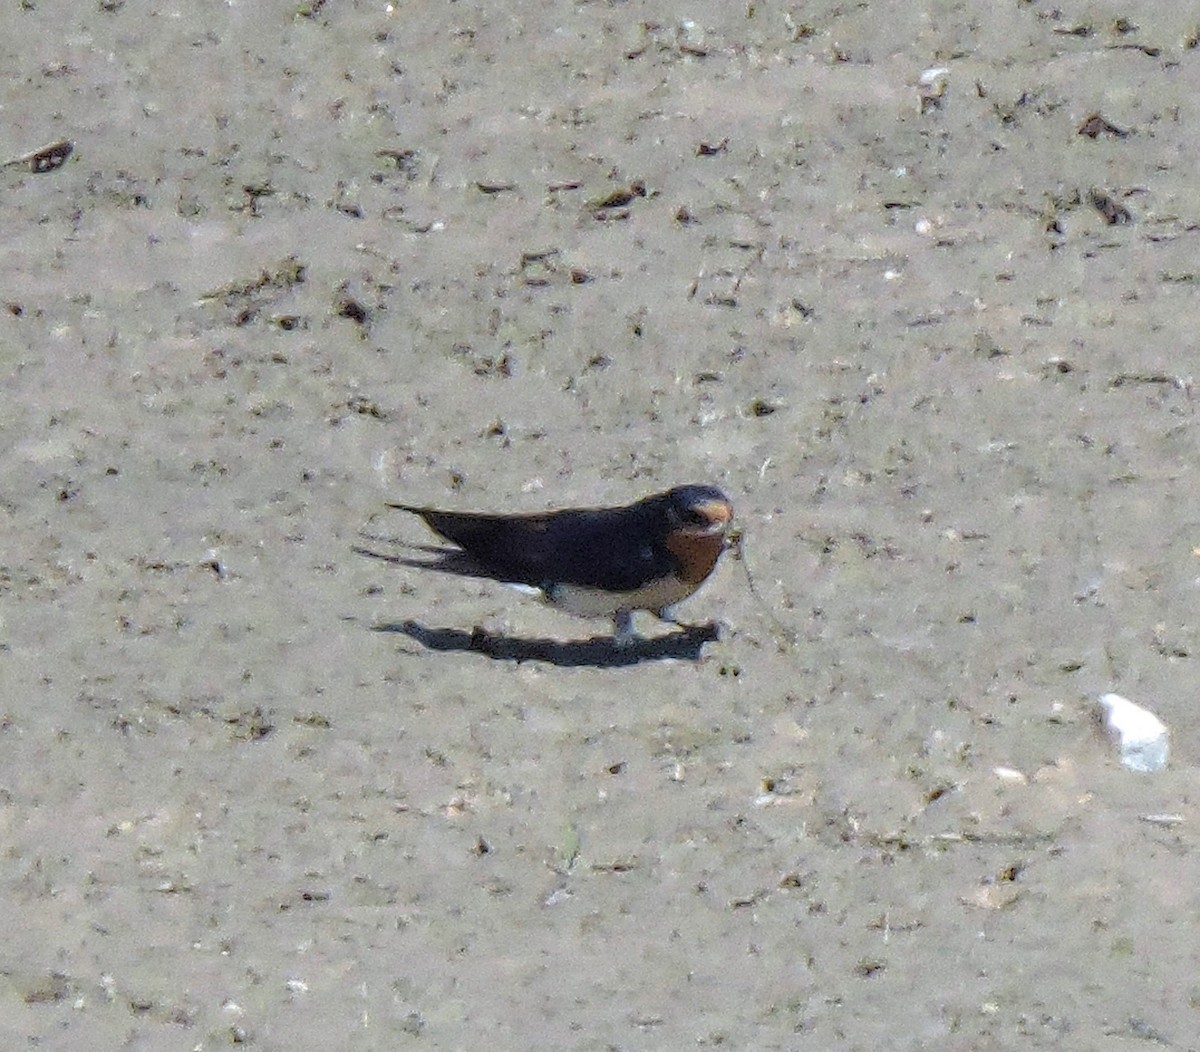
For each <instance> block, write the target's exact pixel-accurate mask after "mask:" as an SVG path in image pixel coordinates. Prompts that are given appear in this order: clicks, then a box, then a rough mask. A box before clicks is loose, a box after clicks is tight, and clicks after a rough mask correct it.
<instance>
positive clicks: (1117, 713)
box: [1100, 694, 1169, 771]
mask: <svg viewBox="0 0 1200 1052" xmlns="http://www.w3.org/2000/svg"><path fill="white" fill-rule="evenodd" d="M1100 707H1101V708H1102V709H1103V710H1104V713H1105V716H1104V726H1105V728H1106V729H1107V730H1108V733H1109V735H1110V736H1111V737H1112V739H1113V741H1114V742H1115V743H1116V745H1117V748H1118V749H1120V750H1121V763H1123V764H1124V765H1125V766H1126V767H1127V768H1129V770H1131V771H1161V770H1162V769H1163V768H1164V767H1166V766H1167V752H1168V749H1169V746H1168V741H1167V739H1168V737H1169V733H1168V731H1167V726H1166V724H1165V723H1163V721H1162V720H1160V719H1159V718H1158V717H1157V716H1155V715H1154V713H1153V712H1150V711H1149V710H1148V709H1143V708H1142V707H1141V706H1140V705H1135V704H1134V703H1133V702H1132V701H1130V700H1129V699H1128V698H1123V697H1121V695H1120V694H1101V695H1100Z"/></svg>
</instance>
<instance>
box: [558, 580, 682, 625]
mask: <svg viewBox="0 0 1200 1052" xmlns="http://www.w3.org/2000/svg"><path fill="white" fill-rule="evenodd" d="M695 590H696V586H695V585H693V584H688V583H687V582H686V581H681V580H679V579H678V578H677V577H676V576H675V575H674V574H672V575H670V576H669V577H665V578H662V579H661V580H658V581H652V582H651V583H650V584H647V585H643V586H642V587H641V588H639V589H638V590H637V591H635V592H606V591H604V590H603V589H601V588H584V587H581V586H580V585H573V584H559V585H555V586H554V587H553V588H552V589H551V590H550V591H549V592H548V593H547V595H546V599H547V601H548V602H549V603H550V604H551V605H553V606H556V607H558V608H559V609H560V610H565V611H567V613H570V614H575V615H576V616H578V617H612V615H613V614H615V613H616V612H617V611H618V610H653V611H654V612H655V613H657V612H658V611H659V610H664V609H666V608H667V607H669V606H674V605H675V604H676V603H679V602H682V601H683V600H684V599H686V598H687V597H688V596H689V595H691V594H692V593H693V592H694V591H695Z"/></svg>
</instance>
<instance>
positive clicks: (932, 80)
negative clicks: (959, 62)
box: [917, 66, 950, 113]
mask: <svg viewBox="0 0 1200 1052" xmlns="http://www.w3.org/2000/svg"><path fill="white" fill-rule="evenodd" d="M949 83H950V70H948V69H947V68H946V67H945V66H932V67H930V68H929V69H927V70H923V71H922V73H921V76H920V77H918V78H917V99H918V102H919V105H920V112H921V113H925V112H926V111H927V110H931V109H937V108H938V107H939V106H941V104H942V96H943V95H945V94H946V88H947V87H948V86H949Z"/></svg>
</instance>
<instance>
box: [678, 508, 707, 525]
mask: <svg viewBox="0 0 1200 1052" xmlns="http://www.w3.org/2000/svg"><path fill="white" fill-rule="evenodd" d="M683 521H684V522H686V523H689V524H691V525H692V526H708V525H709V518H708V516H707V515H705V514H704V512H702V511H697V510H696V509H695V508H688V509H687V511H685V512H684V513H683Z"/></svg>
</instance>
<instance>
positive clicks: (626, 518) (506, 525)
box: [386, 485, 733, 646]
mask: <svg viewBox="0 0 1200 1052" xmlns="http://www.w3.org/2000/svg"><path fill="white" fill-rule="evenodd" d="M386 506H387V507H389V508H394V509H397V510H399V511H405V512H409V513H410V514H413V515H416V516H418V517H420V518H421V519H423V520H424V522H425V524H426V525H427V526H428V527H429V528H430V529H431V530H432V531H433V532H434V533H436V534H437V535H438V536H439V537H441V538H442V539H444V540H446V541H449V542H450V543H452V544H454V545H456V546H457V548H455V549H445V548H432V549H425V550H427V551H432V552H434V553H435V554H437V555H439V556H441V558H440V560H439V561H435V562H418V561H410V562H406V565H410V566H417V567H424V568H430V569H436V570H442V571H445V572H449V573H454V574H458V575H460V576H469V577H483V578H489V579H491V580H495V581H499V582H502V583H504V584H509V585H512V586H515V587H517V588H519V589H521V590H522V591H525V592H527V593H531V594H534V595H536V596H538V597H539V598H541V599H542V600H543V601H545V602H547V603H549V604H550V605H551V606H554V607H557V608H558V609H561V610H564V611H566V612H568V613H571V614H575V615H577V616H579V617H587V618H599V617H605V618H611V620H612V623H613V629H614V641H615V643H616V644H617V645H618V646H629V645H631V644H632V643H633V642H634V641H635V640H636V639H637V635H636V633H635V632H634V629H633V613H634V611H636V610H649V611H651V612H652V613H654V614H655V615H657V616H658V617H659V618H660V619H662V620H664V621H671V622H674V617H673V616H672V615H671V608H672V607H673V606H674V605H675V604H676V603H679V602H681V601H682V600H684V599H686V598H688V596H690V595H691V594H692V593H693V592H695V591H696V590H697V589H698V588H699V587H700V586H701V585H702V584H703V583H704V582H705V581H706V580H707V579H708V577H709V575H710V574H711V573H712V572H713V570H714V569H715V568H716V566H717V562H718V560H719V559H720V557H721V554H722V552H724V550H725V548H726V547H727V545H728V535H729V531H730V528H731V524H732V522H733V502H732V501H731V500H730V499H729V497H727V496H726V495H725V494H724V493H723V492H722V491H721V490H719V489H717V488H716V487H714V486H704V485H688V486H676V487H675V488H673V489H669V490H667V491H666V492H664V493H655V494H652V495H650V496H648V497H644V498H642V499H641V500H639V501H636V502H635V503H633V504H627V505H622V506H620V507H603V508H563V509H560V510H557V511H545V512H534V513H532V514H490V513H481V512H459V511H445V510H442V509H439V508H430V507H422V506H419V505H413V504H401V503H393V502H388V503H387V505H386Z"/></svg>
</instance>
